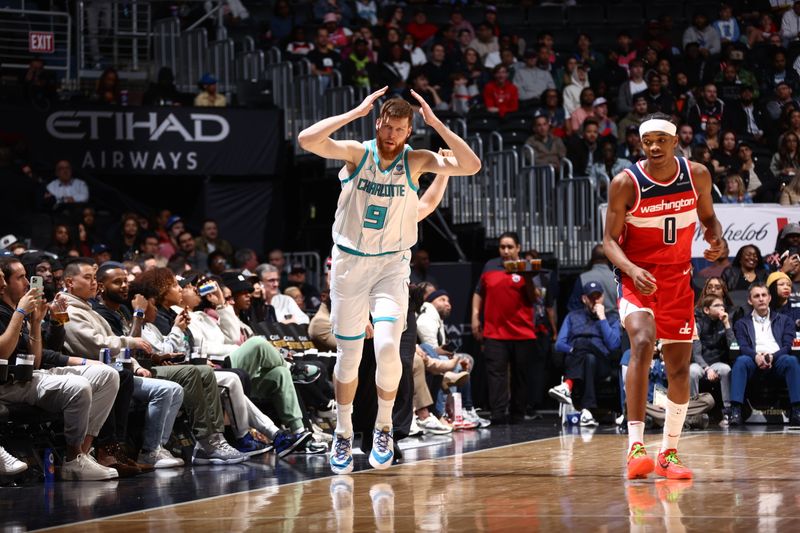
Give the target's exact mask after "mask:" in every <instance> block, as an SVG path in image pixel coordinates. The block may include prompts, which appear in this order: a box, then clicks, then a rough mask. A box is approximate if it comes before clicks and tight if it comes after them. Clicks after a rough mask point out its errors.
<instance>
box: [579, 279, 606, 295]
mask: <svg viewBox="0 0 800 533" xmlns="http://www.w3.org/2000/svg"><path fill="white" fill-rule="evenodd" d="M596 292H600V293H602V292H603V287H601V286H600V284H599V283H597V282H596V281H590V282H588V283H586V284H584V286H583V294H584V295H586V296H589V295H590V294H594V293H596Z"/></svg>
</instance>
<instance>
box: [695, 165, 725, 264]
mask: <svg viewBox="0 0 800 533" xmlns="http://www.w3.org/2000/svg"><path fill="white" fill-rule="evenodd" d="M689 164H690V165H692V178H693V181H694V188H695V190H696V191H697V218H699V219H700V223H701V224H702V225H703V228H704V230H705V231H704V234H703V236H704V238H705V240H706V242H707V243H708V244H709V247H708V249H707V250H706V251H704V252H703V257H705V258H706V260H708V261H715V260H716V259H717V258H718V257H719V254H720V253H722V225H721V224H720V223H719V220H717V215H716V214H715V213H714V200H713V199H712V198H711V174H709V173H708V169H707V168H706V167H705V165H701V164H699V163H692V162H690V163H689Z"/></svg>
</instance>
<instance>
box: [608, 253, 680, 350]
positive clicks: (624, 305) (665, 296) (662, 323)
mask: <svg viewBox="0 0 800 533" xmlns="http://www.w3.org/2000/svg"><path fill="white" fill-rule="evenodd" d="M640 266H641V268H644V269H645V270H647V271H648V272H650V273H651V274H652V275H653V277H655V278H656V286H657V287H658V288H657V289H656V292H654V293H653V294H650V295H648V296H645V295H644V294H642V293H640V292H639V291H638V290H637V289H636V287H635V286H634V284H633V280H632V279H631V278H629V277H628V276H625V275H624V274H622V273H620V272H619V271H618V272H617V288H618V291H619V294H618V298H619V300H618V303H619V319H620V321H621V322H622V324H623V325H624V324H625V318H626V317H627V316H628V315H630V314H631V313H635V312H638V311H644V312H647V313H650V314H651V315H653V318H654V319H655V323H656V337H657V338H659V339H661V341H662V342H667V343H669V342H692V336H693V334H694V291H693V290H692V267H691V265H690V264H689V263H685V264H679V265H640Z"/></svg>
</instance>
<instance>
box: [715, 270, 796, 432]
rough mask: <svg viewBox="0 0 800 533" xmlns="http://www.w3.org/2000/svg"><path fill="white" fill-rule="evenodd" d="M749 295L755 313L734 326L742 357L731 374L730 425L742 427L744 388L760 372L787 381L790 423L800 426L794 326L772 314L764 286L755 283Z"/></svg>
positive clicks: (783, 316) (789, 321)
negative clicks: (793, 348) (794, 353)
mask: <svg viewBox="0 0 800 533" xmlns="http://www.w3.org/2000/svg"><path fill="white" fill-rule="evenodd" d="M748 294H749V297H748V303H749V304H750V305H751V306H752V308H753V313H752V315H745V316H744V317H742V318H741V319H740V320H739V321H737V322H736V325H735V326H734V332H735V334H736V340H737V342H738V343H739V350H740V352H741V355H740V356H739V357H737V358H736V361H735V362H734V363H733V370H732V372H731V414H730V419H729V424H730V425H731V426H737V425H741V424H742V404H743V403H744V395H745V388H746V387H747V384H748V382H749V381H750V380H751V379H752V378H753V376H754V375H755V373H756V371H757V370H758V371H760V372H764V373H767V374H771V375H772V376H774V377H776V378H783V379H784V380H785V381H786V386H787V387H788V388H789V401H790V402H791V404H792V407H791V413H790V416H789V418H790V420H789V423H790V424H791V425H793V426H797V425H800V363H798V360H797V357H795V356H794V355H792V353H791V350H792V343H793V342H794V338H795V325H794V323H793V322H792V321H791V319H789V317H788V316H786V315H784V314H781V313H773V312H771V311H770V308H769V304H770V295H769V291H768V290H767V287H766V286H765V285H764V283H763V282H756V283H753V284H752V285H751V286H750V289H749V291H748Z"/></svg>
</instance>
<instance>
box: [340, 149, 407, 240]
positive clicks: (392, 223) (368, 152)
mask: <svg viewBox="0 0 800 533" xmlns="http://www.w3.org/2000/svg"><path fill="white" fill-rule="evenodd" d="M364 148H365V151H364V157H362V158H361V162H359V164H358V166H357V167H356V169H355V171H354V172H353V173H352V174H348V172H347V166H345V167H343V168H342V169H341V170H340V171H339V179H340V180H341V182H342V192H341V193H339V203H338V205H337V207H336V217H335V219H334V221H333V242H334V243H335V244H336V245H337V246H338V247H339V248H340V249H342V250H344V251H345V252H349V253H351V254H356V255H381V254H387V253H392V252H398V251H401V250H408V249H409V248H411V247H412V246H414V245H415V244H416V243H417V205H418V203H419V197H418V196H417V190H418V187H416V186H415V185H414V182H413V181H411V174H410V173H409V170H408V152H409V151H411V150H412V148H411V147H410V146H408V145H405V146H403V150H402V151H401V152H400V155H398V156H397V158H396V159H395V160H394V161H392V163H391V164H390V165H389V167H388V168H387V169H386V170H383V169H381V168H380V158H379V157H378V149H377V145H376V141H375V139H373V140H371V141H365V142H364Z"/></svg>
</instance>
